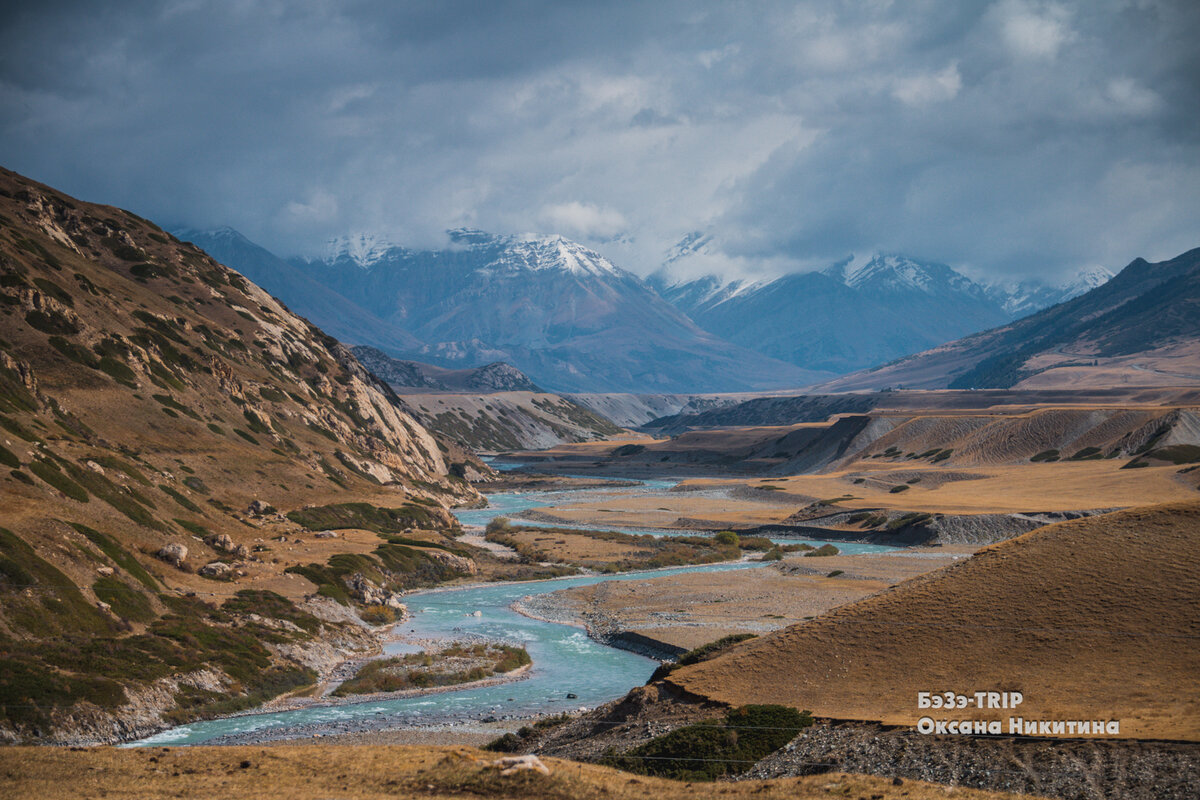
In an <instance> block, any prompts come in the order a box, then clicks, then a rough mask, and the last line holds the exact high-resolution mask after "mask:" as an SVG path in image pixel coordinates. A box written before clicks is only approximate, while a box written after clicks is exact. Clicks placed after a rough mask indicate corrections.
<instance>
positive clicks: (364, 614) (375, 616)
mask: <svg viewBox="0 0 1200 800" xmlns="http://www.w3.org/2000/svg"><path fill="white" fill-rule="evenodd" d="M358 616H359V617H360V618H361V619H362V621H363V622H365V623H367V624H368V625H391V624H392V623H393V622H395V621H396V620H398V619H400V618H401V613H400V611H399V610H398V609H395V608H392V607H391V606H367V607H366V608H364V609H363V610H362V611H359V612H358Z"/></svg>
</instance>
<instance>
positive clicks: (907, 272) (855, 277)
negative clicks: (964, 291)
mask: <svg viewBox="0 0 1200 800" xmlns="http://www.w3.org/2000/svg"><path fill="white" fill-rule="evenodd" d="M845 275H846V285H847V286H849V287H851V288H853V289H861V288H863V287H875V288H888V289H915V290H917V291H920V292H925V293H927V294H932V293H934V292H936V291H937V290H938V288H939V287H944V286H947V285H949V286H951V287H953V288H966V285H967V284H969V283H970V279H968V278H967V277H966V276H964V275H960V274H959V273H957V272H955V271H954V270H952V269H950V268H949V267H947V266H945V265H944V264H929V263H924V262H921V261H916V260H914V259H911V258H909V257H908V256H904V255H899V254H895V253H888V254H876V255H874V256H872V258H871V259H870V260H869V261H867V262H866V263H865V264H859V263H856V262H855V261H854V260H852V261H851V262H850V264H849V265H847V266H846V267H845Z"/></svg>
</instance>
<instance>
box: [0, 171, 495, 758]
mask: <svg viewBox="0 0 1200 800" xmlns="http://www.w3.org/2000/svg"><path fill="white" fill-rule="evenodd" d="M449 452H451V448H448V447H446V448H444V447H443V446H442V445H439V443H438V442H437V441H436V440H435V439H434V438H433V436H432V435H431V434H430V433H429V432H428V431H426V430H425V429H423V428H422V427H421V426H420V425H419V424H417V423H416V422H415V421H414V420H413V419H412V418H411V417H410V416H409V415H408V414H407V413H405V411H404V409H403V407H402V406H401V405H400V404H399V402H398V400H397V398H396V397H395V395H394V393H392V391H391V390H390V389H389V388H388V387H387V386H386V385H384V384H382V383H380V382H379V381H378V380H377V379H376V378H374V377H373V376H372V375H370V374H369V373H368V372H367V371H366V370H364V369H363V368H362V366H361V365H360V364H359V363H358V362H357V361H356V360H355V359H354V357H353V355H352V354H351V353H350V352H349V351H348V350H347V349H346V348H344V347H343V346H342V345H340V344H338V343H337V341H336V340H334V339H332V338H331V337H329V336H327V335H326V334H324V333H323V332H321V331H320V330H318V329H317V328H315V327H313V326H312V325H311V324H309V323H308V322H306V321H305V320H303V319H300V318H299V317H296V316H295V315H293V314H292V313H290V312H289V311H287V310H286V309H285V308H284V307H283V306H282V305H281V304H280V303H279V302H278V301H276V300H275V299H274V298H272V297H271V296H270V295H268V294H267V293H266V292H264V291H263V290H262V289H260V288H259V287H258V286H256V285H254V284H252V283H250V282H248V281H246V280H245V279H244V278H243V277H242V276H240V275H238V274H237V273H235V272H233V271H232V270H229V269H228V268H226V267H224V266H222V265H220V264H218V263H217V262H216V261H214V260H213V259H212V258H211V257H210V256H208V255H207V254H205V253H203V252H202V251H200V250H198V249H196V248H195V247H193V246H191V245H186V244H183V243H181V242H179V241H177V240H174V239H172V238H171V237H170V236H169V235H167V234H165V233H164V232H162V231H161V230H160V229H159V228H157V227H156V226H155V225H153V224H152V223H149V222H147V221H145V220H142V219H140V218H138V217H136V216H134V215H132V214H130V213H128V212H125V211H122V210H120V209H116V208H112V207H108V206H98V205H93V204H90V203H83V202H81V201H78V200H75V199H73V198H69V197H67V196H65V195H63V194H61V193H59V192H56V191H54V190H52V189H50V188H48V187H46V186H43V185H40V184H37V183H34V182H32V181H29V180H27V179H24V178H22V177H21V176H19V175H16V174H14V173H11V172H8V171H0V463H3V464H4V469H3V470H2V471H0V740H3V739H10V740H11V739H14V738H16V739H20V738H26V737H36V738H40V739H43V740H49V741H91V742H96V741H100V742H103V741H112V740H113V739H114V738H122V737H129V736H135V735H139V734H145V733H148V732H150V731H152V730H155V729H159V728H161V727H163V726H164V724H165V723H166V721H168V720H174V721H184V720H187V719H192V718H195V717H197V716H205V715H211V714H214V713H218V712H221V711H230V710H236V709H237V708H241V707H247V706H249V705H254V704H256V703H258V702H261V701H262V700H265V699H267V698H269V697H271V696H273V695H275V694H278V693H279V692H282V691H287V690H290V689H293V688H297V687H299V686H301V685H304V684H305V683H308V682H311V681H312V680H313V679H314V677H315V676H314V673H313V671H312V670H313V667H314V666H317V665H319V664H320V663H323V661H327V660H328V659H331V658H334V657H335V656H336V653H335V650H334V647H335V645H336V646H346V647H352V646H362V645H363V643H364V640H366V639H369V638H370V637H369V636H368V635H367V634H365V633H364V632H363V629H362V628H360V627H359V626H357V625H347V624H345V621H346V620H351V619H354V612H353V611H352V608H353V607H354V606H355V605H362V604H365V603H368V602H369V593H366V589H367V588H371V587H373V589H372V591H377V596H381V597H383V596H387V595H388V594H389V593H390V592H391V590H392V589H396V588H400V587H404V586H410V587H411V586H416V585H429V584H430V583H436V582H438V581H439V580H445V579H448V578H449V577H453V576H457V575H459V574H461V572H460V570H461V569H465V568H466V567H467V564H468V563H469V562H467V561H466V560H465V559H464V560H463V561H461V562H453V564H454V565H456V566H453V565H451V566H448V564H449V563H450V562H448V561H447V560H446V559H444V558H443V559H441V560H439V557H438V556H433V555H430V554H429V552H427V551H426V550H425V549H423V548H421V547H419V546H417V547H401V546H399V545H396V544H394V543H392V542H384V541H383V540H380V539H379V538H378V537H377V536H376V535H375V534H371V533H366V532H364V533H365V535H364V536H362V537H357V538H355V537H346V538H342V537H340V536H338V537H327V538H322V539H320V540H319V541H318V540H316V539H315V538H314V537H313V533H312V532H313V528H312V527H311V526H320V527H316V528H315V530H321V529H323V528H326V527H338V524H337V523H338V521H339V520H341V521H345V518H346V516H347V515H350V516H352V517H353V516H354V515H355V514H357V515H359V516H360V517H362V520H361V524H362V526H364V527H366V526H368V525H369V524H370V525H374V526H375V528H376V529H378V530H393V531H396V532H399V531H400V530H403V529H418V528H419V529H422V530H423V531H424V533H421V534H420V535H421V536H423V537H428V538H429V540H430V541H431V542H442V541H445V539H444V537H443V536H442V535H441V534H440V533H439V531H441V530H444V529H449V528H450V527H451V526H452V525H453V524H454V523H453V520H452V518H451V517H450V515H449V513H448V512H447V511H446V509H445V504H448V503H454V502H461V501H464V500H476V499H477V498H478V495H477V494H476V493H475V492H474V491H473V490H471V489H470V488H469V487H468V486H467V485H466V483H465V482H464V481H462V480H461V479H457V478H452V477H451V473H452V472H456V474H463V473H464V472H465V465H464V464H457V465H455V464H451V463H448V462H449V460H450V459H449V458H448V456H447V453H449ZM347 502H357V503H361V504H362V505H357V506H353V512H354V513H353V514H351V513H350V511H346V510H345V509H343V513H340V514H339V513H335V512H333V511H330V510H329V509H311V508H308V509H306V507H307V506H321V505H329V504H335V503H337V504H341V503H347ZM276 508H278V509H280V511H281V512H287V514H288V516H284V515H283V514H282V513H278V512H276V511H275V509H276ZM370 520H373V521H370ZM302 537H303V538H302ZM416 544H418V545H419V543H416ZM348 556H352V560H351V561H345V558H346V557H348ZM338 558H342V559H343V560H342V561H338V560H337V559H338ZM328 559H333V560H332V561H330V562H329V564H326V563H325V562H326V561H327V560H328ZM310 562H311V563H310ZM339 564H340V565H341V566H338V565H339ZM342 567H346V569H342ZM351 567H353V568H352V569H351ZM287 569H290V570H291V572H289V573H287V574H285V570H287ZM354 572H357V573H358V574H359V580H358V581H357V583H355V582H354V581H349V582H347V581H346V580H345V579H348V578H351V577H352V575H351V573H354ZM302 576H303V577H302ZM356 587H357V588H356ZM318 588H319V596H315V595H314V592H317V591H318ZM385 590H386V591H385ZM380 592H381V593H382V594H379V593H380ZM201 597H203V598H206V600H201V599H200V598H201ZM335 601H336V602H335ZM339 603H345V604H346V608H342V607H341V606H339ZM330 608H332V611H331V610H330ZM322 609H325V610H324V611H322ZM316 614H324V615H325V618H319V617H318V616H315V615H316ZM248 615H249V616H248ZM339 619H340V620H342V621H341V622H339V621H335V620H339ZM338 643H340V644H338Z"/></svg>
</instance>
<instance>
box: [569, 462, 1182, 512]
mask: <svg viewBox="0 0 1200 800" xmlns="http://www.w3.org/2000/svg"><path fill="white" fill-rule="evenodd" d="M1124 463H1125V461H1123V460H1121V461H1118V460H1112V461H1079V462H1057V463H1053V464H1017V465H988V466H973V467H971V469H970V472H971V473H972V474H974V475H981V476H982V477H980V478H974V479H972V480H956V481H947V482H944V483H943V482H941V481H939V480H938V476H939V475H941V474H942V473H944V472H947V471H950V472H961V471H962V470H961V468H955V467H945V468H939V467H929V466H922V465H920V464H919V463H915V462H909V463H908V464H904V465H902V466H903V469H904V471H905V472H906V473H909V472H912V473H917V474H921V475H928V476H929V477H928V479H923V480H921V481H920V482H919V483H916V484H913V485H912V486H911V487H910V489H909V491H906V492H902V493H900V494H892V493H890V491H889V487H890V486H891V485H892V481H889V480H888V479H887V477H886V476H887V475H888V473H892V472H895V471H897V469H898V466H897V464H894V463H888V462H882V463H879V462H876V463H872V462H869V461H868V462H857V463H855V464H853V465H852V466H851V467H849V468H846V469H841V470H838V471H837V472H832V473H828V474H824V475H795V476H791V477H787V478H778V479H775V478H772V479H771V484H772V485H774V486H779V487H781V488H782V489H783V490H784V491H785V492H787V493H788V494H792V495H796V496H797V498H796V499H793V502H795V503H799V502H801V501H800V500H799V498H824V497H841V496H842V495H845V494H850V493H852V494H854V495H856V499H854V500H846V501H843V502H840V503H839V504H838V508H843V509H855V508H879V507H882V508H891V509H895V510H897V511H929V512H939V513H943V514H989V513H1011V512H1018V513H1019V512H1030V511H1074V510H1080V509H1094V508H1119V507H1130V506H1146V505H1153V504H1161V503H1172V502H1182V501H1189V500H1194V499H1195V498H1196V490H1195V489H1193V488H1191V487H1190V486H1188V485H1187V484H1185V483H1183V482H1181V481H1178V480H1176V473H1177V472H1178V470H1179V468H1178V467H1174V466H1166V467H1147V468H1145V469H1138V470H1129V469H1126V470H1123V469H1121V466H1122V465H1123V464H1124ZM856 478H866V479H867V482H865V483H860V484H856V483H854V480H855V479H856ZM759 482H760V481H759V480H758V479H754V480H703V479H696V480H690V481H685V485H688V486H704V487H709V486H737V485H746V486H755V485H757V484H758V483H759ZM781 499H782V498H780V499H776V498H768V500H767V503H768V504H769V508H771V509H772V510H774V508H777V507H778V505H777V504H778V503H779V502H780V500H781ZM700 507H701V508H703V506H700ZM572 508H574V507H572ZM554 513H555V514H558V513H559V511H558V510H555V512H554Z"/></svg>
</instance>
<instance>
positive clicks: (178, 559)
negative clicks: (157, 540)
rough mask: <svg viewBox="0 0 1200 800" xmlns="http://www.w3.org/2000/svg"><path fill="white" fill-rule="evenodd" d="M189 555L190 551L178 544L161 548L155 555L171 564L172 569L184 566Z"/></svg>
mask: <svg viewBox="0 0 1200 800" xmlns="http://www.w3.org/2000/svg"><path fill="white" fill-rule="evenodd" d="M187 554H188V549H187V548H186V547H184V546H183V545H181V544H178V543H176V542H171V543H170V544H165V545H163V546H162V547H161V548H159V550H158V552H157V553H155V555H156V556H158V557H159V558H161V559H162V560H163V561H165V562H167V563H168V564H170V565H171V566H172V567H176V568H178V567H180V566H182V564H183V562H184V560H185V559H187Z"/></svg>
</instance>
